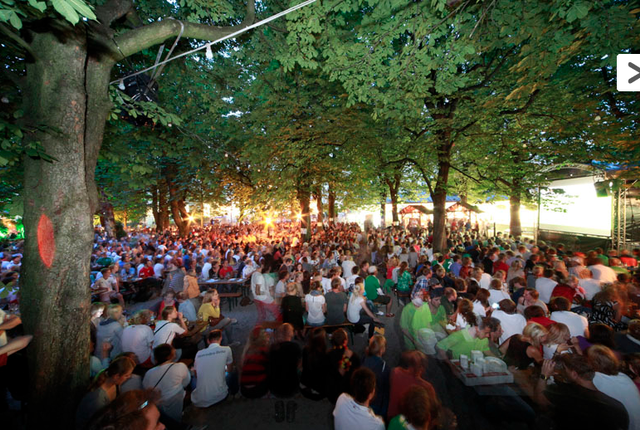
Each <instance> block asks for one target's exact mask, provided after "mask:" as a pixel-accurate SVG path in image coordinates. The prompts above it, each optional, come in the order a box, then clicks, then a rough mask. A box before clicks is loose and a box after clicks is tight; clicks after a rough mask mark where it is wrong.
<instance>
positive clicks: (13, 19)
mask: <svg viewBox="0 0 640 430" xmlns="http://www.w3.org/2000/svg"><path fill="white" fill-rule="evenodd" d="M9 22H10V23H11V25H12V26H13V27H14V28H15V29H16V30H20V29H21V28H22V20H21V19H20V17H19V16H18V14H17V13H15V12H13V13H11V15H10V16H9Z"/></svg>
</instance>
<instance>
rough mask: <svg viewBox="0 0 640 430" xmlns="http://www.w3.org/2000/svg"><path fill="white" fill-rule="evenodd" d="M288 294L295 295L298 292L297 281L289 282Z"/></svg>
mask: <svg viewBox="0 0 640 430" xmlns="http://www.w3.org/2000/svg"><path fill="white" fill-rule="evenodd" d="M287 294H289V295H290V296H295V295H297V294H298V286H297V285H296V283H295V282H289V283H288V284H287Z"/></svg>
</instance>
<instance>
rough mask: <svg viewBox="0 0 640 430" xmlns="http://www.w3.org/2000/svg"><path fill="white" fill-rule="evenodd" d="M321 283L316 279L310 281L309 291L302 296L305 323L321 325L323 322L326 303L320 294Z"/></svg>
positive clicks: (321, 289)
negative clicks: (305, 310)
mask: <svg viewBox="0 0 640 430" xmlns="http://www.w3.org/2000/svg"><path fill="white" fill-rule="evenodd" d="M322 291H323V288H322V284H321V283H320V282H318V281H314V282H312V283H311V291H310V292H309V294H307V295H306V296H305V297H304V305H305V308H306V309H307V313H308V314H307V324H308V325H310V326H316V327H317V326H321V325H322V324H324V320H325V318H324V313H325V312H326V311H327V303H326V301H325V298H324V296H323V295H322Z"/></svg>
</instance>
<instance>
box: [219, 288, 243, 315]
mask: <svg viewBox="0 0 640 430" xmlns="http://www.w3.org/2000/svg"><path fill="white" fill-rule="evenodd" d="M218 296H219V297H220V299H227V304H228V305H229V311H231V310H232V309H233V307H234V306H238V299H239V298H240V297H242V291H236V292H235V293H218Z"/></svg>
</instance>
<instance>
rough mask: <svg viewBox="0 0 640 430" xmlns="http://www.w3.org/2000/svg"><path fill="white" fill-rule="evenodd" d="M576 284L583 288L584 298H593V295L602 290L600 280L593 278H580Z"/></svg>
mask: <svg viewBox="0 0 640 430" xmlns="http://www.w3.org/2000/svg"><path fill="white" fill-rule="evenodd" d="M578 285H580V287H582V289H583V290H584V298H585V299H586V300H593V296H595V295H596V294H598V293H599V292H600V291H602V288H601V287H600V282H598V281H596V280H595V279H590V278H588V279H580V280H579V281H578Z"/></svg>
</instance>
